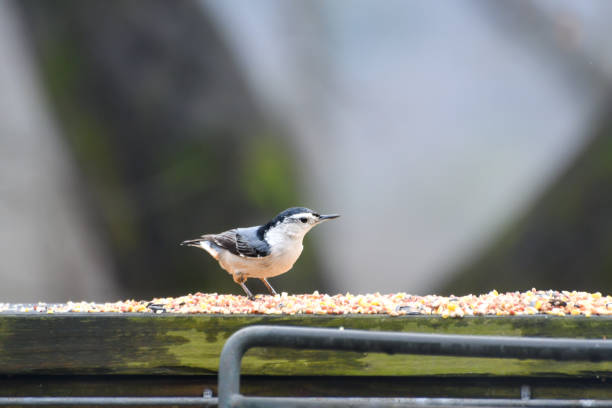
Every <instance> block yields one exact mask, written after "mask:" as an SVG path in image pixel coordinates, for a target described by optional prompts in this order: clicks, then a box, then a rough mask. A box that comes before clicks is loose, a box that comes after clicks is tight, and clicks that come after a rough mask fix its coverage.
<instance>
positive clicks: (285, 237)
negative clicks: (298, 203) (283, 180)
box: [181, 207, 339, 299]
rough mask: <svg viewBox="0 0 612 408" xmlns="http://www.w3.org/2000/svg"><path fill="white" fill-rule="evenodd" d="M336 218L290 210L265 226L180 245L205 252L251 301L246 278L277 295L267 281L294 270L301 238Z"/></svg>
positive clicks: (251, 296) (294, 208)
mask: <svg viewBox="0 0 612 408" xmlns="http://www.w3.org/2000/svg"><path fill="white" fill-rule="evenodd" d="M338 217H339V215H337V214H331V215H320V214H317V213H316V212H314V211H312V210H310V209H308V208H304V207H293V208H289V209H286V210H285V211H283V212H281V213H280V214H278V215H277V216H276V217H274V218H273V219H272V220H271V221H270V222H268V223H267V224H265V225H257V226H255V227H248V228H234V229H231V230H229V231H225V232H221V233H219V234H207V235H202V236H201V237H200V238H196V239H190V240H187V241H183V242H182V243H181V245H188V246H193V247H198V248H201V249H203V250H205V251H206V252H208V253H209V254H210V255H211V256H212V257H213V258H215V259H216V260H217V261H218V262H219V265H221V267H222V268H223V269H225V270H226V271H227V272H229V273H230V275H232V277H233V278H234V282H236V283H237V284H239V285H240V286H242V289H244V291H245V292H246V294H247V296H248V297H249V298H250V299H253V298H254V297H253V294H252V293H251V291H250V290H249V288H247V286H246V285H245V282H246V280H247V279H248V278H257V279H261V281H262V282H263V283H264V284H265V285H266V287H267V288H268V290H269V291H270V294H272V295H276V291H275V290H274V288H273V287H272V285H270V283H269V282H268V280H267V278H271V277H273V276H278V275H282V274H283V273H285V272H287V271H289V270H290V269H291V268H292V267H293V264H294V263H295V261H297V259H298V258H299V257H300V254H301V253H302V249H304V246H303V245H302V240H303V239H304V235H306V233H307V232H308V231H310V230H311V229H312V227H314V226H315V225H318V224H320V223H322V222H323V221H326V220H331V219H333V218H338Z"/></svg>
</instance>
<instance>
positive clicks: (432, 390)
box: [0, 375, 612, 399]
mask: <svg viewBox="0 0 612 408" xmlns="http://www.w3.org/2000/svg"><path fill="white" fill-rule="evenodd" d="M527 383H528V384H529V386H530V387H531V393H532V395H533V396H534V397H535V398H586V399H610V398H612V387H611V386H610V384H609V383H607V382H606V381H604V380H602V379H575V378H567V377H565V378H529V379H527ZM240 384H241V386H240V388H241V391H242V393H244V394H245V395H260V396H288V395H293V396H304V397H306V396H310V397H312V396H329V397H332V396H354V397H357V396H358V397H406V396H431V397H448V396H454V397H465V398H479V397H487V398H520V395H521V391H520V390H521V386H522V385H524V384H526V379H525V378H521V377H518V378H499V377H473V376H463V377H364V376H360V377H346V376H342V377H330V376H308V377H302V376H290V377H281V376H243V377H242V378H241V382H240ZM205 389H209V390H211V391H212V393H213V395H214V396H217V395H218V391H217V378H216V377H215V376H189V375H181V376H168V375H163V376H138V375H104V376H92V375H86V376H64V375H48V376H32V375H28V376H0V397H28V396H29V397H41V396H47V397H49V396H71V397H86V396H115V397H133V396H189V397H197V396H200V395H202V392H203V390H205Z"/></svg>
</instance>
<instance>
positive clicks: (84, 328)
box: [0, 313, 612, 377]
mask: <svg viewBox="0 0 612 408" xmlns="http://www.w3.org/2000/svg"><path fill="white" fill-rule="evenodd" d="M253 324H279V325H300V326H316V327H344V328H352V329H363V330H387V331H403V332H423V333H434V332H435V333H449V334H452V333H454V334H487V335H507V336H535V337H569V338H603V337H605V336H609V335H610V334H612V318H609V317H590V318H585V317H552V316H530V317H482V316H481V317H470V318H463V319H443V318H440V317H435V316H434V317H432V316H403V317H389V316H380V315H378V316H367V315H351V316H346V315H345V316H327V315H321V316H284V315H279V316H268V315H266V316H263V315H262V316H257V315H248V316H244V315H224V316H219V315H186V316H181V315H169V314H168V315H163V314H162V315H153V314H147V315H143V314H96V315H91V314H76V313H72V314H63V315H29V314H0V374H145V375H153V374H181V375H186V374H211V375H214V374H216V372H217V368H218V363H219V353H220V351H221V348H222V346H223V344H224V343H225V340H226V339H227V338H228V337H229V336H230V335H231V334H232V333H233V332H235V331H236V330H238V329H240V328H242V327H245V326H248V325H253ZM243 373H245V374H253V375H339V376H345V375H351V376H368V375H406V376H415V375H465V374H469V375H510V376H540V377H541V376H548V375H573V376H582V377H594V376H600V377H601V376H603V377H612V374H611V373H612V363H582V362H551V361H533V360H501V359H483V358H478V359H477V358H469V359H468V358H451V357H434V356H409V355H407V356H404V355H393V356H389V355H383V354H371V353H340V352H329V351H298V350H285V349H266V348H260V349H254V350H251V351H249V352H248V353H247V355H246V356H245V358H244V361H243Z"/></svg>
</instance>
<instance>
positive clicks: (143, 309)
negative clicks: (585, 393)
mask: <svg viewBox="0 0 612 408" xmlns="http://www.w3.org/2000/svg"><path fill="white" fill-rule="evenodd" d="M2 312H5V313H40V314H42V313H46V314H53V313H150V314H165V313H177V314H199V313H201V314H217V315H221V314H223V315H227V314H260V315H279V314H284V315H344V314H383V315H390V316H402V315H434V316H441V317H443V318H449V317H450V318H459V317H464V316H524V315H554V316H586V317H589V316H609V315H612V296H610V295H608V296H603V295H602V294H601V293H599V292H596V293H587V292H577V291H556V290H547V291H543V290H536V289H532V290H529V291H526V292H506V293H498V292H497V291H496V290H492V291H491V292H489V293H486V294H481V295H466V296H438V295H427V296H416V295H410V294H407V293H395V294H386V295H381V294H380V293H373V294H365V295H353V294H351V293H346V294H344V295H342V294H338V295H334V296H330V295H327V294H321V293H319V292H316V291H315V292H314V293H312V294H304V295H288V294H287V293H285V292H283V293H282V294H280V295H276V296H269V295H258V296H256V298H255V300H249V299H248V298H247V297H245V296H241V295H222V294H217V293H199V292H198V293H195V294H189V295H186V296H180V297H175V298H172V297H166V298H155V299H152V300H149V301H142V300H141V301H137V300H124V301H119V302H112V303H94V302H72V301H69V302H67V303H61V304H47V303H43V302H39V303H37V304H27V305H26V304H10V303H0V313H2Z"/></svg>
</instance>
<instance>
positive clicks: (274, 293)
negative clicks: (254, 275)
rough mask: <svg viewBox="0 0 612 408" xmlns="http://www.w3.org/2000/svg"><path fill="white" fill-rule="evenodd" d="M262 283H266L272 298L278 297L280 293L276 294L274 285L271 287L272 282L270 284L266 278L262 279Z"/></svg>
mask: <svg viewBox="0 0 612 408" xmlns="http://www.w3.org/2000/svg"><path fill="white" fill-rule="evenodd" d="M260 279H261V281H262V282H263V283H264V285H266V288H268V291H270V294H271V295H272V296H276V295H278V293H276V291H275V290H274V288H273V287H272V285H270V282H268V280H267V279H266V278H260Z"/></svg>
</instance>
